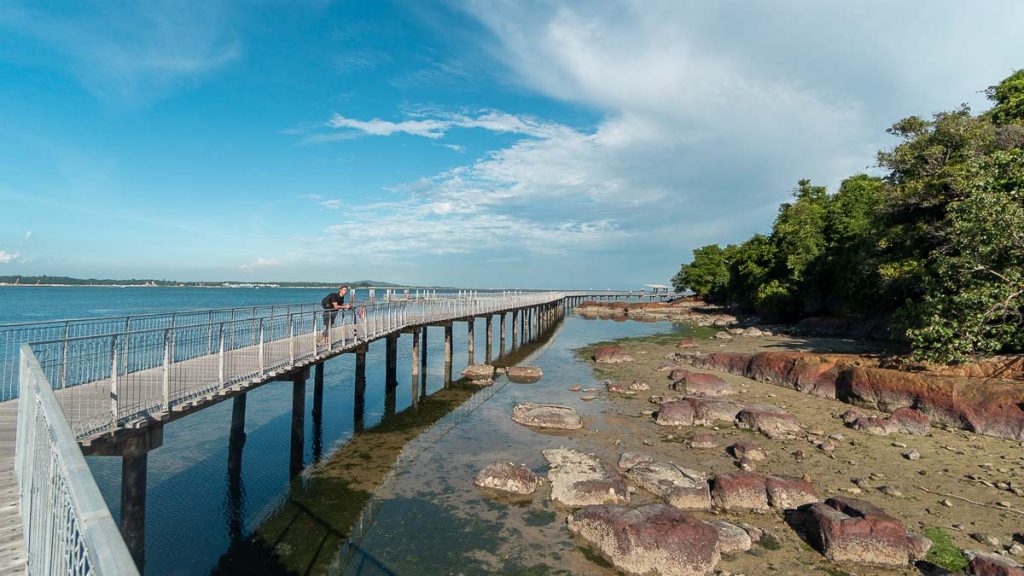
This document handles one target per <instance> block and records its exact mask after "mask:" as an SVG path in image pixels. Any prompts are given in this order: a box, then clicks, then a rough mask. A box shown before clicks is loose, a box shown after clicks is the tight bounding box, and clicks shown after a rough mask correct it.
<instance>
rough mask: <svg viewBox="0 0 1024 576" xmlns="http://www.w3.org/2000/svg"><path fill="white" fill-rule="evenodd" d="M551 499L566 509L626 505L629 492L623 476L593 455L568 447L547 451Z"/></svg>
mask: <svg viewBox="0 0 1024 576" xmlns="http://www.w3.org/2000/svg"><path fill="white" fill-rule="evenodd" d="M544 458H545V459H546V460H547V461H548V465H549V469H548V480H549V481H550V482H551V499H552V500H554V501H555V502H558V503H560V504H564V505H566V506H588V505H592V504H624V503H628V502H629V490H628V488H627V486H626V482H625V481H624V480H623V479H622V476H621V475H620V474H619V473H618V472H617V471H616V470H615V469H613V468H612V467H611V466H608V465H607V464H605V463H604V462H602V461H601V460H600V459H598V458H597V457H596V456H594V455H593V454H584V453H582V452H579V451H577V450H571V449H568V448H553V449H549V450H545V451H544Z"/></svg>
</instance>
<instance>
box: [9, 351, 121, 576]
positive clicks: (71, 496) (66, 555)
mask: <svg viewBox="0 0 1024 576" xmlns="http://www.w3.org/2000/svg"><path fill="white" fill-rule="evenodd" d="M20 357H21V362H20V364H21V366H20V368H21V370H20V378H19V381H20V382H19V385H20V388H21V391H20V392H21V394H20V396H21V400H20V401H19V403H18V432H17V434H18V435H17V438H18V442H17V447H16V452H15V474H16V476H17V479H18V486H19V493H20V503H21V514H22V525H23V528H24V536H25V548H26V552H27V553H28V566H27V572H28V573H29V574H75V575H79V574H80V575H91V574H96V575H104V574H111V575H122V574H123V575H127V576H135V575H137V574H138V570H137V569H136V567H135V562H134V561H133V560H132V557H131V554H130V553H129V552H128V547H127V546H126V545H125V543H124V540H123V539H122V537H121V534H120V532H119V531H118V529H117V526H116V524H115V523H114V519H113V517H112V516H111V514H110V510H109V509H108V508H107V505H106V502H105V501H104V500H103V495H102V494H100V490H99V487H98V486H97V485H96V480H95V479H94V478H93V476H92V472H91V471H90V470H89V466H88V464H86V462H85V457H84V456H82V451H81V449H79V447H78V441H77V440H76V439H75V435H74V433H73V432H72V431H71V427H70V426H69V425H68V422H67V420H65V418H64V414H63V413H62V411H61V409H60V406H59V405H58V403H57V399H56V397H55V396H54V394H53V391H52V390H51V389H50V385H49V383H48V382H47V380H46V376H45V375H44V374H43V370H42V368H41V367H40V365H39V362H38V361H37V359H36V357H35V355H34V354H33V353H32V349H31V347H29V345H28V344H23V345H22V347H21V352H20Z"/></svg>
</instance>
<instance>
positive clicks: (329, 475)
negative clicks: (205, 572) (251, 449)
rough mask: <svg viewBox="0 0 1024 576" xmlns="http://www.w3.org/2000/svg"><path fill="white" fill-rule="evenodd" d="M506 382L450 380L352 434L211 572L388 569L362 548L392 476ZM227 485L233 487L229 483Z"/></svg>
mask: <svg viewBox="0 0 1024 576" xmlns="http://www.w3.org/2000/svg"><path fill="white" fill-rule="evenodd" d="M560 326H561V324H560V323H556V324H555V325H554V326H552V327H551V328H550V329H549V330H547V331H546V332H544V333H542V334H540V335H539V336H538V337H537V338H536V339H535V340H533V341H530V342H527V343H524V344H523V345H521V346H517V347H514V348H512V349H511V350H509V351H508V352H507V353H506V354H505V355H503V356H500V357H499V358H497V359H495V360H494V362H493V363H494V364H495V365H497V366H511V365H514V364H517V363H519V362H522V361H524V360H527V359H529V358H530V357H531V356H533V355H535V354H537V353H539V352H541V351H543V350H544V348H545V347H546V346H548V345H549V344H550V343H551V341H553V339H554V337H555V336H556V335H557V334H558V332H559V330H560ZM506 384H507V381H506V380H505V379H504V378H501V379H498V380H497V381H496V383H495V384H494V385H493V386H490V387H487V388H483V389H481V388H479V387H477V386H474V385H471V384H469V382H468V381H465V380H459V381H456V382H453V383H452V384H451V385H449V386H448V387H447V388H443V389H441V390H438V391H437V392H435V393H434V394H433V395H431V396H427V397H423V398H420V399H419V401H418V402H417V403H415V404H413V405H411V406H409V407H408V408H406V409H405V410H403V411H402V412H399V413H397V414H385V417H384V418H383V419H382V420H381V421H380V423H379V424H377V425H376V426H374V427H373V428H371V429H369V430H366V431H358V432H356V433H355V435H354V436H353V437H352V439H351V440H350V441H349V442H348V443H346V444H345V445H344V446H342V447H341V448H340V449H338V450H337V451H336V452H335V453H334V454H332V455H331V456H330V457H329V458H327V459H326V460H323V461H321V462H320V463H318V464H316V465H315V466H313V467H312V468H310V469H309V470H308V471H307V472H306V473H305V474H302V475H300V476H298V477H296V478H295V479H294V480H293V481H292V484H291V487H290V493H289V495H288V499H287V501H286V502H285V503H284V504H283V505H282V506H281V507H280V508H279V509H277V510H275V511H274V512H273V513H272V514H271V515H270V516H269V517H268V518H266V519H265V520H264V521H263V522H262V523H261V524H260V525H259V526H258V527H257V528H256V529H255V531H254V532H253V533H252V534H250V535H249V536H248V537H245V538H235V539H234V540H235V542H234V543H233V544H232V545H231V547H230V548H229V549H228V550H227V551H226V552H225V553H224V554H223V555H222V556H221V557H220V559H219V560H218V562H217V565H216V566H215V567H214V568H213V569H212V570H211V572H210V573H211V574H214V575H235V574H237V575H242V574H245V575H250V574H267V575H270V576H274V575H299V576H305V575H307V574H326V573H331V574H336V573H343V572H345V571H346V570H348V569H353V568H355V567H359V572H360V573H365V572H370V573H373V574H383V575H387V574H393V573H394V572H393V571H392V570H391V569H390V568H389V567H388V566H387V565H385V563H384V562H382V561H381V560H380V559H379V558H377V557H375V556H374V555H373V554H371V553H369V552H367V551H366V550H364V549H362V548H361V547H360V542H361V540H362V537H363V535H365V534H366V533H367V532H368V531H369V530H370V528H371V526H372V524H373V521H374V517H375V514H376V512H377V510H378V509H379V501H378V499H380V498H382V497H386V496H387V494H388V492H389V490H390V486H391V484H392V482H393V481H394V478H395V476H396V475H397V474H398V472H400V471H401V470H402V469H403V467H405V466H408V465H409V464H410V463H411V462H412V461H413V460H415V458H416V457H417V456H419V454H420V453H422V452H423V451H424V450H426V449H427V448H428V447H429V446H430V445H432V444H433V443H434V442H436V441H437V440H438V439H440V438H441V437H442V436H444V435H445V434H446V433H447V432H449V431H450V430H452V429H453V428H454V427H455V426H456V425H457V424H458V423H459V422H460V421H461V420H462V419H464V418H466V417H467V416H468V415H469V414H470V413H472V412H473V411H474V410H476V408H478V407H479V406H480V405H482V404H483V403H484V402H486V401H487V400H488V399H490V398H491V397H492V396H494V395H495V394H496V393H498V392H499V391H500V390H501V389H502V388H503V387H504V386H505V385H506ZM229 490H230V488H229Z"/></svg>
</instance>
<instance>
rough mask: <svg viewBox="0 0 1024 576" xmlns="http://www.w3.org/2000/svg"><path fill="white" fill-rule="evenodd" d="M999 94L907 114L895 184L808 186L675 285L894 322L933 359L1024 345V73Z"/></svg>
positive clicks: (801, 310)
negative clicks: (758, 230)
mask: <svg viewBox="0 0 1024 576" xmlns="http://www.w3.org/2000/svg"><path fill="white" fill-rule="evenodd" d="M987 94H988V97H989V98H990V99H991V100H992V101H993V103H994V106H993V108H992V109H991V110H990V111H989V112H987V113H984V114H980V115H975V114H973V113H972V112H971V110H970V108H968V107H967V106H966V105H964V106H961V107H959V108H957V109H955V110H952V111H948V112H940V113H938V114H935V115H934V116H932V117H931V118H930V119H925V118H921V117H918V116H910V117H907V118H904V119H902V120H900V121H898V122H896V123H895V124H894V125H893V126H892V127H891V128H890V129H889V130H888V132H889V133H890V134H892V135H893V136H896V137H897V138H899V142H898V143H897V144H896V145H895V146H893V147H892V148H891V149H888V150H884V151H882V152H880V153H879V154H878V161H879V165H880V166H881V167H882V168H884V169H886V171H887V174H886V176H885V177H884V178H877V177H872V176H868V175H864V174H859V175H855V176H852V177H850V178H848V179H846V180H845V181H843V183H842V184H841V185H840V187H839V189H838V190H837V191H836V192H835V193H834V194H831V195H830V194H829V193H828V191H827V190H826V189H825V188H824V187H822V186H814V185H812V184H811V182H810V181H808V180H800V181H799V183H798V185H797V188H796V190H795V191H794V194H793V196H794V200H793V201H791V202H787V203H784V204H782V206H781V207H780V208H779V213H778V215H777V217H776V219H775V222H774V224H773V226H772V231H771V233H770V234H769V235H760V234H758V235H755V236H753V237H752V238H750V239H749V240H747V241H746V242H743V243H741V244H739V245H730V246H727V247H726V248H721V247H719V246H718V245H716V244H712V245H709V246H705V247H703V248H700V249H698V250H695V251H694V259H693V261H692V262H691V263H690V264H685V265H683V267H682V268H681V270H680V273H679V274H678V275H677V276H676V278H675V279H673V283H674V284H675V285H676V287H677V288H690V289H693V290H694V291H695V292H696V293H697V294H699V295H701V296H702V297H704V298H706V299H708V300H711V301H714V302H724V303H731V304H735V305H738V306H740V307H743V308H747V309H750V310H754V311H756V312H757V313H759V314H762V315H765V316H769V317H778V318H782V319H795V318H799V317H802V316H806V315H818V314H826V315H841V316H852V317H868V316H870V317H880V316H881V317H885V316H892V317H893V319H894V320H895V332H894V336H895V337H896V338H897V339H905V340H906V341H908V342H909V343H910V345H911V346H912V348H913V352H914V355H915V357H917V358H919V359H925V360H932V361H943V362H963V361H967V360H971V359H975V358H977V357H979V356H986V355H991V354H996V353H1006V352H1020V351H1022V350H1024V304H1022V301H1024V70H1022V71H1017V72H1015V73H1014V74H1013V75H1011V76H1010V77H1008V78H1007V79H1005V80H1003V81H1002V82H1000V83H999V84H997V85H996V86H993V87H991V88H989V89H988V91H987Z"/></svg>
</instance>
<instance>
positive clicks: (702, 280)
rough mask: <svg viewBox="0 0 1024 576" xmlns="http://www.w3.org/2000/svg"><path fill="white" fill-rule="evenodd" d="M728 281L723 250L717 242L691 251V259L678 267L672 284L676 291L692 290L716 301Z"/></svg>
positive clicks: (727, 270)
mask: <svg viewBox="0 0 1024 576" xmlns="http://www.w3.org/2000/svg"><path fill="white" fill-rule="evenodd" d="M728 281H729V269H728V264H727V262H726V260H725V251H724V250H722V248H721V246H719V245H718V244H709V245H708V246H703V247H701V248H697V249H696V250H694V251H693V261H692V262H691V263H689V264H684V265H683V266H682V267H681V268H680V269H679V273H678V274H676V275H675V277H674V278H672V285H673V286H674V287H675V289H676V290H677V291H680V292H681V291H683V290H693V291H694V292H695V293H696V294H697V295H698V296H700V297H701V298H704V299H706V300H709V301H718V300H719V299H720V298H721V297H722V296H723V291H724V289H725V285H726V283H727V282H728Z"/></svg>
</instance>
